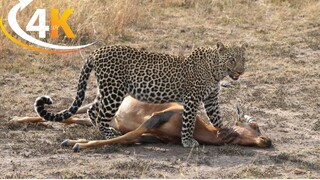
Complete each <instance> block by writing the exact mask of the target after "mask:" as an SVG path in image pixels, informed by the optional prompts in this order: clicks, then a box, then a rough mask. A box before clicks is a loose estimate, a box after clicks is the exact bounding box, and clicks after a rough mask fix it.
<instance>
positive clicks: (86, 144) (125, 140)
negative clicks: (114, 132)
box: [62, 111, 175, 152]
mask: <svg viewBox="0 0 320 180" xmlns="http://www.w3.org/2000/svg"><path fill="white" fill-rule="evenodd" d="M174 114H175V111H164V112H161V113H156V114H154V115H152V116H151V117H150V118H149V119H148V120H146V121H145V122H143V123H142V124H141V125H140V126H139V127H138V128H137V129H135V130H133V131H130V132H128V133H126V134H124V135H121V136H118V137H115V138H112V139H106V140H93V141H87V140H74V141H72V140H65V141H66V142H65V141H64V142H63V143H62V144H63V145H72V144H73V143H75V144H74V146H73V148H72V149H73V151H74V152H79V151H80V149H87V148H97V147H101V146H104V145H111V144H134V143H145V142H147V143H150V142H159V141H161V140H160V139H158V138H157V137H155V136H152V132H155V131H157V130H158V128H160V127H161V126H162V125H163V124H165V123H167V122H168V121H169V120H170V118H171V117H172V116H173V115H174ZM146 133H148V135H147V136H144V134H146ZM77 141H79V142H77Z"/></svg>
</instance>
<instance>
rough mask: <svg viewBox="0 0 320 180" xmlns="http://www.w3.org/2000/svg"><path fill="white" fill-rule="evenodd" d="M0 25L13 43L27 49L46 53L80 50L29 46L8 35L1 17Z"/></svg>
mask: <svg viewBox="0 0 320 180" xmlns="http://www.w3.org/2000/svg"><path fill="white" fill-rule="evenodd" d="M0 27H1V30H2V32H3V33H4V34H5V35H6V36H7V37H8V38H9V39H10V40H11V41H12V42H14V43H15V44H17V45H19V46H22V47H24V48H27V49H31V50H33V51H37V52H43V53H48V54H69V53H73V52H77V51H81V50H82V49H77V50H69V51H53V50H48V49H40V48H37V47H33V46H29V45H27V44H25V43H22V42H21V41H19V40H17V39H16V38H14V37H13V36H11V35H10V33H8V31H7V30H6V29H5V27H4V25H3V23H2V17H0Z"/></svg>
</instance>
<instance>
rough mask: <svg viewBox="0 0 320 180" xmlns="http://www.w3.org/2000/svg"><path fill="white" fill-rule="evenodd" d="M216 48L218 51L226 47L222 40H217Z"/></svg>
mask: <svg viewBox="0 0 320 180" xmlns="http://www.w3.org/2000/svg"><path fill="white" fill-rule="evenodd" d="M217 49H218V51H219V52H221V51H223V50H225V49H226V47H225V46H224V44H222V42H218V43H217Z"/></svg>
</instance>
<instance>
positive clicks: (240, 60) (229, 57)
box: [217, 42, 248, 80]
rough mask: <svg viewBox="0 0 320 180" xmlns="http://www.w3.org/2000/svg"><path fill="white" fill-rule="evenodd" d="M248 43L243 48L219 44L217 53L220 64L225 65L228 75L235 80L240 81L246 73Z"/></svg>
mask: <svg viewBox="0 0 320 180" xmlns="http://www.w3.org/2000/svg"><path fill="white" fill-rule="evenodd" d="M247 48H248V44H247V43H243V44H242V45H241V46H225V45H224V44H222V43H221V42H218V43H217V52H218V56H219V60H220V63H222V64H224V69H225V70H226V73H227V75H229V77H230V78H231V79H233V80H238V79H239V77H240V75H242V74H243V73H244V71H245V62H246V53H245V52H246V49H247Z"/></svg>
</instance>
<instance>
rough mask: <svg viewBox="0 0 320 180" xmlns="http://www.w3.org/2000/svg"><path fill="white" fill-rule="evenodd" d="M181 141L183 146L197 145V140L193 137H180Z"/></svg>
mask: <svg viewBox="0 0 320 180" xmlns="http://www.w3.org/2000/svg"><path fill="white" fill-rule="evenodd" d="M181 141H182V145H183V147H197V146H199V143H198V141H197V140H195V139H193V138H189V139H182V140H181Z"/></svg>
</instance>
